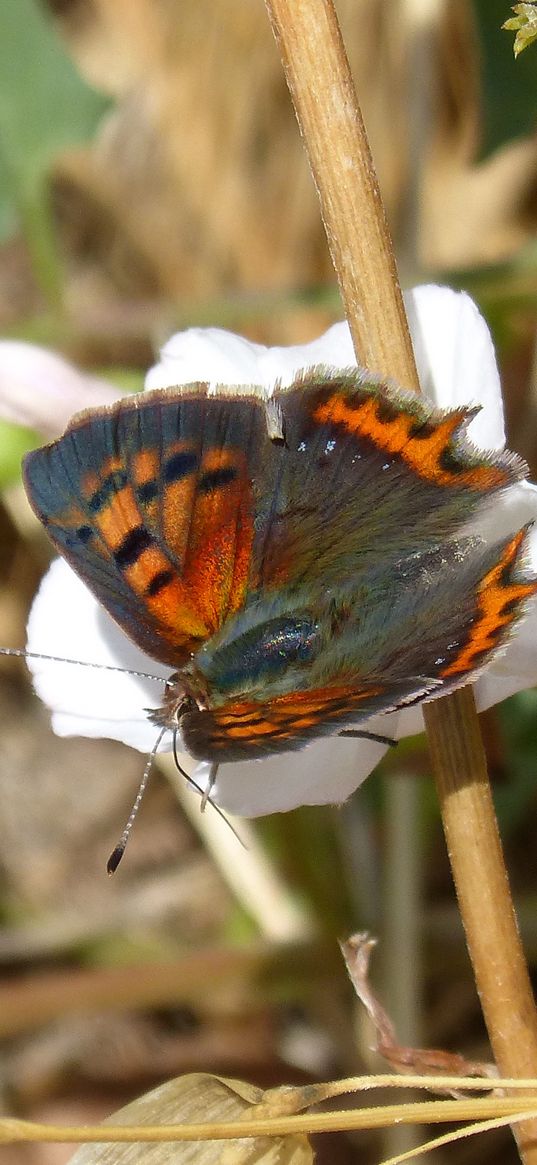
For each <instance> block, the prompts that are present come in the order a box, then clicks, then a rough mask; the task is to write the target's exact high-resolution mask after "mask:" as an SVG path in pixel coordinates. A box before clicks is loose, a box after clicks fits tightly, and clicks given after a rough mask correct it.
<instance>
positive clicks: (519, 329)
mask: <svg viewBox="0 0 537 1165" xmlns="http://www.w3.org/2000/svg"><path fill="white" fill-rule="evenodd" d="M337 9H338V13H339V16H340V20H341V24H342V28H343V32H344V35H345V39H346V43H347V48H348V51H349V55H350V59H351V63H352V67H353V70H354V75H355V79H356V84H357V89H358V94H359V98H360V100H361V103H362V107H363V112H364V116H365V120H366V124H367V127H368V131H369V134H370V140H371V146H372V150H373V155H374V158H375V162H376V165H377V169H378V173H379V178H380V182H381V187H382V191H383V195H384V199H385V202H386V207H387V212H388V216H389V219H390V223H391V228H392V231H393V235H394V238H395V241H396V246H397V252H398V258H399V263H400V270H401V275H402V279H403V282H404V284H405V285H406V286H409V285H411V284H413V283H415V282H417V281H424V280H430V279H437V280H440V281H443V282H446V283H449V284H451V285H452V286H454V287H456V288H461V287H464V288H467V289H468V290H469V291H470V292H471V294H472V295H473V296H474V297H475V299H476V300H477V301H478V303H479V304H480V307H481V309H482V311H483V312H484V314H485V315H486V317H487V319H488V321H489V324H490V326H491V327H492V329H493V332H494V337H495V340H496V343H497V346H498V352H499V358H500V362H501V366H502V375H503V383H504V388H505V400H506V412H507V420H508V432H509V444H510V446H511V448H515V449H516V450H518V451H519V452H520V453H522V454H523V455H524V456H525V457H526V458H527V459H528V460H529V462H530V465H531V466H532V471H533V476H534V477H535V474H536V472H537V424H536V418H537V354H536V348H535V323H536V304H537V235H536V230H537V135H536V132H535V128H536V123H537V50H531V49H530V50H529V51H528V52H526V53H524V54H523V55H522V56H521V57H520V58H519V59H518V61H517V62H516V63H515V61H514V59H513V52H512V43H513V35H512V33H511V34H510V33H507V32H505V31H502V30H501V25H502V23H503V21H504V20H505V19H507V17H508V16H509V15H510V10H509V6H508V4H507V2H505V0H473V2H471V0H449V2H442V0H420V2H419V3H418V2H417V0H338V3H337ZM341 314H342V313H341V306H340V303H339V300H338V294H337V290H336V287H335V281H334V277H333V273H332V269H331V264H330V260H329V256H328V252H327V248H326V243H325V239H324V234H323V230H322V227H321V223H320V220H319V213H318V205H317V199H316V195H315V191H314V189H313V185H312V181H311V178H310V175H309V172H308V168H307V165H306V161H305V158H304V155H303V150H302V145H301V142H300V139H299V135H298V131H297V127H296V123H295V118H294V114H293V112H292V109H291V105H290V100H289V97H288V94H287V91H286V87H285V84H284V80H283V75H282V70H281V66H280V61H279V58H278V55H277V52H276V49H275V46H274V43H273V40H272V35H271V31H270V27H269V23H268V19H267V16H266V12H265V8H264V5H263V3H262V2H261V0H259V2H258V3H248V4H246V3H244V0H221V2H220V3H218V4H214V3H208V2H207V0H196V2H195V3H193V2H189V0H49V3H46V2H45V0H42V2H41V0H3V2H2V5H1V11H0V329H1V335H2V337H3V340H22V341H27V342H31V343H33V344H40V345H43V346H45V347H47V348H51V349H53V350H55V351H57V352H60V353H62V354H63V355H64V356H66V357H68V358H69V360H71V361H73V362H74V363H75V364H77V365H78V366H79V367H80V368H83V369H85V370H87V371H89V372H91V373H92V374H93V375H99V376H102V377H105V378H106V379H108V380H109V381H111V382H113V383H114V384H117V385H119V386H121V387H124V388H125V389H126V390H131V389H136V388H139V387H141V385H142V383H143V375H144V371H145V369H146V368H147V367H148V366H149V365H150V364H151V363H153V362H154V359H155V356H156V353H157V352H158V348H159V346H160V344H162V343H163V342H164V340H165V339H166V338H167V337H168V336H169V335H170V334H171V333H172V332H174V331H177V330H179V329H180V328H183V327H187V326H189V325H191V324H197V325H205V324H207V325H208V324H214V325H218V326H223V327H228V328H231V329H233V330H235V331H239V332H242V333H243V334H245V335H247V336H248V337H250V338H251V339H254V340H257V341H261V342H263V343H277V344H284V343H298V342H303V341H306V340H308V339H312V338H313V337H315V336H316V335H318V334H319V333H320V332H321V331H323V330H324V329H325V328H326V327H327V326H328V325H329V324H330V323H332V322H333V321H334V320H336V319H338V318H340V317H341ZM10 375H11V373H10V369H9V366H8V364H7V361H4V355H3V345H2V344H1V343H0V412H2V413H3V415H4V416H5V417H6V419H4V420H2V422H1V424H0V486H1V489H2V500H1V502H0V539H1V547H2V553H1V556H0V643H2V644H4V645H6V646H9V645H11V646H22V645H24V642H25V624H26V617H27V612H28V607H29V604H30V602H31V599H32V596H33V594H34V593H35V589H36V587H37V585H38V582H39V578H40V576H41V574H42V573H43V571H44V569H45V568H46V565H47V562H48V558H49V553H50V552H49V548H48V546H47V544H46V539H45V537H44V534H43V532H42V531H41V530H40V529H38V528H37V523H36V522H34V521H33V519H32V518H31V516H30V515H29V512H28V508H27V506H26V503H25V500H24V497H23V494H22V489H21V486H20V476H19V464H20V457H21V453H22V452H24V450H25V449H28V448H31V447H32V446H33V445H35V444H36V443H40V442H41V441H42V440H43V437H44V429H42V430H41V431H38V428H37V425H38V422H37V421H33V422H32V417H33V416H34V412H33V411H32V408H30V409H29V411H28V416H27V424H29V425H30V428H28V427H25V426H21V425H20V424H15V423H13V421H10V420H9V419H8V417H9V415H12V414H10V413H9V410H8V407H7V405H6V400H7V396H8V387H9V389H10V391H13V384H12V382H10ZM31 391H32V392H34V393H35V415H36V416H37V415H38V413H39V397H40V384H39V383H37V382H36V383H35V384H34V385H33V386H32V389H31ZM91 403H92V402H91V400H88V404H91ZM41 410H43V401H41ZM32 423H33V424H34V425H35V426H36V427H35V428H34V429H32V427H31V425H32ZM73 682H76V677H74V679H73ZM0 719H1V725H2V727H1V746H0V821H1V828H0V920H1V928H0V1029H1V1035H2V1038H3V1054H2V1068H1V1074H0V1081H1V1088H2V1106H3V1110H4V1112H5V1113H9V1114H11V1115H18V1116H23V1117H26V1118H29V1119H35V1120H48V1121H53V1120H54V1121H63V1122H70V1123H84V1122H90V1121H93V1120H99V1119H101V1118H102V1117H104V1116H105V1115H107V1114H108V1113H110V1112H111V1111H113V1110H114V1109H116V1108H118V1107H119V1106H120V1105H122V1104H124V1103H126V1102H127V1101H128V1100H130V1099H132V1097H134V1096H136V1095H137V1094H138V1093H140V1092H142V1091H143V1090H145V1089H148V1088H150V1087H152V1086H154V1085H155V1084H157V1083H159V1082H160V1081H162V1080H164V1079H167V1078H169V1077H172V1076H174V1075H177V1074H179V1073H182V1072H187V1071H196V1070H206V1071H216V1072H220V1073H228V1074H230V1075H233V1076H235V1077H240V1078H243V1079H247V1080H251V1081H253V1082H254V1083H257V1084H260V1085H262V1086H269V1085H275V1084H277V1083H284V1082H287V1083H290V1082H298V1083H299V1082H303V1081H304V1082H308V1081H313V1080H319V1079H327V1078H329V1077H333V1076H339V1075H347V1074H351V1073H352V1074H356V1073H358V1072H363V1071H379V1070H384V1069H385V1068H386V1065H385V1064H384V1063H383V1062H382V1061H381V1060H380V1059H379V1058H378V1057H376V1056H375V1055H374V1054H372V1053H371V1051H370V1047H371V1045H372V1044H373V1043H374V1034H373V1031H372V1028H371V1027H370V1025H369V1020H368V1019H367V1016H366V1015H365V1013H364V1010H363V1008H362V1007H361V1005H360V1004H359V1003H358V1002H357V1001H356V999H355V998H354V997H353V993H352V989H351V987H350V984H349V982H348V980H347V976H346V973H345V970H344V968H343V965H342V961H341V959H340V956H339V950H338V947H337V938H338V937H346V936H347V935H348V934H349V933H351V932H353V931H356V930H366V929H367V930H370V931H371V932H372V933H373V934H374V935H376V936H378V938H379V946H378V948H377V951H376V954H375V956H374V960H373V965H372V978H373V982H374V985H375V989H376V990H378V992H379V994H380V995H381V997H382V999H383V1001H384V1003H385V1004H386V1006H387V1007H388V1010H389V1012H390V1014H391V1016H392V1018H393V1019H394V1021H395V1023H396V1025H397V1031H398V1035H399V1038H400V1039H401V1041H402V1042H406V1043H410V1044H412V1045H418V1046H433V1047H439V1048H445V1049H447V1050H451V1051H457V1052H461V1053H463V1054H464V1055H466V1056H467V1057H469V1058H470V1059H476V1060H484V1061H487V1060H489V1058H490V1053H489V1049H488V1044H487V1039H486V1033H485V1031H484V1027H483V1023H482V1020H481V1016H480V1011H479V1006H478V1000H477V996H476V991H475V986H474V983H473V979H472V974H471V969H470V966H469V962H468V958H467V955H466V951H465V946H464V940H463V935H462V931H461V926H460V923H459V920H458V914H457V909H456V904H455V898H454V893H453V889H452V885H451V879H450V873H449V864H448V860H447V857H446V853H445V848H444V843H443V838H442V829H441V823H440V819H439V813H438V807H437V803H436V797H435V792H434V787H433V783H432V780H431V776H430V769H429V760H428V756H427V752H426V750H425V745H424V742H423V740H422V739H416V740H412V741H405V742H403V743H402V744H401V745H400V746H399V747H398V749H397V750H396V753H395V755H390V757H388V758H387V760H386V761H385V762H384V764H383V766H382V767H381V769H379V770H377V772H376V773H375V774H374V776H372V777H371V778H370V779H369V780H368V781H367V782H366V784H365V786H364V787H363V788H362V789H361V790H360V791H359V792H358V793H357V794H356V795H355V797H354V798H352V799H351V801H350V802H349V803H348V804H346V805H345V806H344V807H343V808H342V809H339V810H335V809H329V808H314V809H302V810H297V811H295V812H293V813H290V814H287V815H281V816H275V817H273V818H270V819H269V818H267V819H264V820H262V821H259V822H257V823H255V825H254V826H252V831H251V836H250V838H249V849H248V851H247V857H246V858H245V859H244V860H245V862H247V863H249V864H248V867H247V869H246V867H245V870H244V873H243V874H241V872H240V867H241V862H242V860H243V859H242V856H241V853H240V852H238V851H239V847H238V846H234V845H232V844H230V842H229V838H228V837H226V839H225V840H222V835H221V833H219V832H218V829H217V828H216V829H212V828H211V827H209V829H208V830H207V829H206V826H205V824H204V822H203V821H202V820H201V817H200V815H199V813H196V814H190V815H188V814H187V813H185V809H184V805H183V802H182V800H181V798H180V797H178V795H177V792H176V790H175V788H174V787H173V785H172V784H171V783H170V782H169V781H168V780H167V778H166V776H165V775H164V774H162V773H159V772H155V774H154V779H153V781H152V784H151V786H150V789H149V791H148V794H147V796H146V799H145V801H144V805H143V809H142V811H141V813H140V816H139V818H138V821H137V824H136V828H135V831H134V835H133V837H132V841H131V843H130V848H129V850H128V853H127V857H126V859H125V862H124V864H123V865H122V867H121V869H120V871H119V873H118V874H117V875H116V877H115V878H114V879H113V880H109V879H108V878H107V877H106V873H105V863H106V859H107V857H108V854H109V853H110V851H111V850H112V848H113V847H114V845H115V843H116V841H117V838H118V834H119V833H120V832H121V829H122V827H123V824H124V819H125V816H126V813H127V812H128V809H129V807H130V804H131V802H132V799H133V795H134V793H135V791H136V788H137V784H138V781H139V777H140V775H141V768H142V766H143V762H142V760H141V757H140V756H139V755H138V754H135V753H133V752H130V751H129V750H128V749H126V748H124V747H122V746H120V745H119V744H113V743H110V742H104V741H87V740H75V739H73V740H59V739H57V738H55V737H53V735H52V733H51V731H50V728H49V722H48V716H47V714H46V712H45V710H44V709H43V708H42V707H41V706H40V705H39V704H38V702H37V700H36V698H35V697H33V695H32V693H31V689H30V684H29V682H28V679H27V676H26V672H25V668H24V665H23V664H19V663H18V661H13V660H4V661H2V669H1V677H0ZM482 720H483V730H484V734H485V739H486V744H487V751H488V756H489V763H490V769H491V773H492V776H493V780H494V791H495V797H496V802H497V808H498V814H499V819H500V825H501V829H502V835H503V838H504V843H505V847H506V854H507V860H508V867H509V871H510V876H511V878H512V883H513V888H514V892H515V895H516V901H517V906H518V909H519V912H520V919H521V924H522V929H523V934H524V941H525V946H526V950H527V953H528V957H529V959H530V962H531V964H532V967H533V968H535V965H536V964H537V911H536V909H535V900H536V893H537V847H536V845H535V829H536V825H537V782H536V768H537V761H536V756H537V752H536V750H537V695H536V693H535V692H526V693H521V694H520V695H518V696H516V697H513V698H512V699H511V700H509V701H507V702H506V703H505V704H504V705H502V706H501V707H498V708H495V709H493V710H492V711H491V712H490V713H487V714H486V715H485V716H484V717H482ZM252 871H253V872H252ZM252 885H254V886H255V893H254V894H253V895H252V893H251V887H252ZM247 886H248V891H247V889H246V887H247ZM412 1135H413V1134H412V1131H411V1130H410V1131H409V1130H395V1131H393V1132H390V1133H389V1134H383V1135H382V1136H380V1135H378V1134H375V1136H373V1135H371V1136H363V1135H360V1137H359V1138H352V1137H347V1136H339V1137H336V1136H334V1137H331V1138H327V1139H326V1140H324V1141H319V1143H318V1161H319V1162H321V1165H322V1162H323V1161H327V1162H328V1161H330V1162H334V1163H336V1165H337V1163H338V1162H341V1163H344V1162H349V1163H350V1162H355V1161H360V1162H365V1163H367V1162H372V1163H373V1162H376V1161H378V1160H379V1159H380V1157H381V1155H382V1154H384V1155H387V1154H388V1153H389V1152H395V1151H396V1147H399V1148H403V1147H404V1146H405V1145H406V1144H410V1143H411V1141H410V1140H408V1138H409V1137H412ZM397 1138H399V1139H397ZM2 1151H3V1153H4V1157H3V1160H5V1161H6V1162H9V1165H61V1163H62V1162H66V1161H67V1160H68V1159H69V1156H70V1154H71V1152H72V1149H71V1148H69V1147H54V1146H48V1147H47V1146H37V1147H23V1146H21V1147H18V1148H15V1147H12V1148H7V1149H6V1148H4V1149H3V1150H2ZM171 1159H172V1158H171V1157H170V1160H171ZM444 1160H446V1161H448V1160H449V1161H453V1162H457V1163H466V1162H467V1163H470V1162H473V1161H484V1160H486V1161H487V1162H496V1161H497V1162H500V1161H501V1162H503V1163H506V1165H508V1163H509V1162H515V1161H516V1160H518V1157H517V1154H516V1151H515V1148H514V1144H513V1143H512V1141H511V1137H510V1135H509V1134H508V1133H498V1134H494V1135H493V1136H492V1135H490V1136H489V1137H488V1138H487V1139H485V1138H474V1139H472V1140H470V1141H468V1142H467V1143H465V1144H464V1145H462V1146H456V1147H454V1148H450V1149H448V1150H446V1151H445V1154H444V1155H440V1154H438V1155H437V1156H435V1161H437V1162H442V1161H444Z"/></svg>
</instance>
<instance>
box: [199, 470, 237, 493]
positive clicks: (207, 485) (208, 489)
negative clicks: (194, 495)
mask: <svg viewBox="0 0 537 1165" xmlns="http://www.w3.org/2000/svg"><path fill="white" fill-rule="evenodd" d="M236 477H237V470H236V469H235V468H234V467H233V466H232V465H226V466H223V467H222V469H208V470H207V472H206V473H202V474H201V476H200V479H199V482H198V490H199V492H200V493H202V494H210V493H214V491H215V490H217V489H223V488H224V486H226V485H231V482H232V481H235V479H236Z"/></svg>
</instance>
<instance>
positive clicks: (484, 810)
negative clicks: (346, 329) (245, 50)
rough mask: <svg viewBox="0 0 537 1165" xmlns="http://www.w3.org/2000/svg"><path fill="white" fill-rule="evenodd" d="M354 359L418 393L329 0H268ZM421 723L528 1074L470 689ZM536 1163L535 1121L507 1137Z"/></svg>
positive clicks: (487, 999)
mask: <svg viewBox="0 0 537 1165" xmlns="http://www.w3.org/2000/svg"><path fill="white" fill-rule="evenodd" d="M266 4H267V8H268V11H269V15H270V18H271V21H272V25H273V29H274V33H275V36H276V38H277V41H278V44H279V47H280V51H281V55H282V59H283V63H284V68H285V71H286V76H287V82H288V85H289V88H290V91H291V94H292V97H293V102H294V105H295V110H296V113H297V117H298V122H299V125H300V129H301V132H302V135H303V138H304V142H305V146H306V150H307V152H308V156H309V161H310V166H311V169H312V172H313V176H314V179H315V182H316V185H317V189H318V192H319V198H320V202H321V211H322V215H323V220H324V224H325V229H326V234H327V238H328V243H329V247H330V251H331V255H332V259H333V262H334V267H335V269H336V272H337V276H338V280H339V284H340V289H341V293H342V297H343V301H344V304H345V311H346V315H347V319H348V322H349V326H350V329H351V333H352V336H353V340H354V344H355V347H356V351H357V353H358V354H359V362H360V363H361V364H365V365H367V366H368V367H369V368H370V369H372V370H374V371H380V372H381V373H382V374H383V375H387V376H390V377H393V378H394V379H395V380H397V381H399V382H400V383H401V384H403V385H405V386H406V387H409V388H414V389H415V390H416V391H419V384H418V379H417V373H416V368H415V364H414V358H413V353H412V346H411V342H410V338H409V333H408V328H407V324H406V319H405V315H404V310H403V305H402V299H401V292H400V288H399V283H398V279H397V272H396V266H395V260H394V256H393V250H392V246H391V240H390V237H389V233H388V230H387V226H386V222H385V217H384V212H383V208H382V203H381V200H380V194H379V190H378V185H377V181H376V177H375V174H374V170H373V165H372V161H371V156H370V152H369V147H368V143H367V138H366V135H365V130H364V126H363V123H362V119H361V115H360V110H359V108H358V103H357V100H356V94H355V91H354V86H353V82H352V78H351V75H350V70H349V65H348V61H347V58H346V54H345V50H344V46H343V42H342V40H341V34H340V31H339V26H338V22H337V17H336V14H335V10H334V7H333V3H332V0H266ZM424 711H425V721H426V726H427V729H428V733H429V739H430V745H431V755H432V760H433V766H434V770H435V776H436V781H437V786H438V792H439V798H440V803H441V808H442V817H443V822H444V829H445V833H446V839H447V844H448V849H449V855H450V859H451V863H452V869H453V876H454V880H455V885H456V888H457V894H458V897H459V904H460V908H461V913H462V917H463V922H464V926H465V930H466V937H467V942H468V948H469V951H470V956H471V959H472V963H473V966H474V972H475V977H476V982H477V987H478V991H479V994H480V997H481V1002H482V1006H483V1011H484V1015H485V1019H486V1023H487V1027H488V1031H489V1036H490V1041H491V1044H492V1047H493V1051H494V1055H495V1058H496V1061H497V1064H498V1067H499V1070H500V1073H501V1074H502V1075H504V1076H526V1077H527V1076H535V1075H537V1013H536V1011H535V1005H534V1002H533V996H532V992H531V986H530V982H529V977H528V972H527V968H526V964H525V960H524V954H523V950H522V947H521V943H520V937H519V934H518V929H517V925H516V919H515V915H514V910H513V906H512V901H511V896H510V892H509V885H508V880H507V874H506V871H505V866H504V862H503V856H502V851H501V845H500V841H499V836H498V830H497V826H496V819H495V814H494V809H493V805H492V798H491V795H490V787H489V782H488V776H487V771H486V763H485V756H484V752H483V746H482V743H481V738H480V733H479V726H478V721H477V716H476V711H475V705H474V702H473V695H472V692H471V690H470V689H465V690H464V691H462V692H459V693H456V694H455V695H453V696H449V697H445V698H444V699H443V700H441V701H437V702H434V703H432V704H430V705H428V706H427V707H426V708H425V709H424ZM517 1138H518V1142H519V1147H520V1151H521V1154H522V1156H523V1159H524V1161H525V1162H526V1165H537V1123H536V1122H534V1121H532V1122H527V1123H526V1124H524V1125H523V1126H521V1127H520V1129H519V1130H518V1131H517Z"/></svg>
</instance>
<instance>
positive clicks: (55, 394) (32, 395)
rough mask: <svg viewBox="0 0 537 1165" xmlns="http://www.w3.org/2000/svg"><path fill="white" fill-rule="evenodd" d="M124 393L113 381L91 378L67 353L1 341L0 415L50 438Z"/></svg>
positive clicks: (16, 342) (11, 341)
mask: <svg viewBox="0 0 537 1165" xmlns="http://www.w3.org/2000/svg"><path fill="white" fill-rule="evenodd" d="M121 396H124V393H123V392H121V391H120V390H119V389H118V388H117V387H115V386H114V385H113V384H109V383H108V382H107V381H105V380H100V379H98V378H97V377H95V376H88V375H87V374H86V373H84V372H81V371H80V370H79V369H78V368H75V366H74V364H70V363H69V361H68V360H65V359H64V358H63V356H59V355H58V354H57V353H55V352H48V351H47V350H46V348H39V347H38V346H37V345H35V344H23V343H21V342H19V341H15V340H3V341H0V416H1V417H3V419H4V420H7V421H14V422H15V423H16V424H19V425H26V426H27V427H28V428H31V429H37V430H39V431H40V432H42V433H44V434H45V435H46V436H47V437H56V436H57V435H58V434H59V433H61V432H63V430H64V429H65V426H66V425H67V423H68V421H69V420H70V418H71V417H72V416H73V414H74V413H78V412H80V411H81V409H87V408H90V407H92V406H101V405H108V404H112V403H113V402H114V401H115V400H118V398H119V397H121Z"/></svg>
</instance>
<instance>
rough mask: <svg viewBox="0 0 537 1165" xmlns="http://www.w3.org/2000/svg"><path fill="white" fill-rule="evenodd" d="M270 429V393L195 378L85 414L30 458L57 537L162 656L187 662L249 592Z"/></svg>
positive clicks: (127, 626) (144, 644)
mask: <svg viewBox="0 0 537 1165" xmlns="http://www.w3.org/2000/svg"><path fill="white" fill-rule="evenodd" d="M263 438H265V440H266V422H265V417H264V410H263V407H262V404H261V403H260V402H259V401H257V400H255V398H254V399H251V398H245V399H241V398H239V397H232V398H231V399H230V398H228V397H222V398H215V397H209V396H208V395H207V392H206V389H205V388H204V386H201V385H200V386H195V385H194V386H191V387H190V388H189V389H188V390H185V391H182V392H179V391H177V392H169V393H168V392H155V393H148V394H141V395H140V396H138V397H135V398H133V399H131V400H126V401H121V402H119V403H118V405H116V406H113V407H112V408H111V409H107V410H100V411H95V412H89V413H87V414H82V415H81V416H80V417H78V418H75V419H74V421H73V422H72V423H71V425H70V426H69V429H68V430H67V432H66V433H65V434H64V436H63V437H61V438H60V439H59V440H58V441H56V442H54V443H53V444H51V445H49V446H46V447H45V448H44V449H39V450H37V451H36V452H35V453H31V454H29V456H28V457H27V458H26V461H25V482H26V490H27V493H28V496H29V499H30V501H31V504H32V506H33V508H34V510H35V511H36V513H37V514H38V517H39V518H40V519H41V521H42V522H43V523H44V525H45V526H46V529H47V532H48V534H49V536H50V538H51V539H52V541H53V542H54V543H55V545H56V547H57V548H58V550H59V551H60V553H61V554H63V555H64V557H65V558H66V559H67V561H68V562H69V563H70V564H71V565H72V566H73V568H74V569H75V570H76V571H77V572H78V573H79V574H80V575H81V577H82V578H83V579H84V581H85V582H86V583H87V584H88V586H89V587H90V589H92V590H93V592H94V593H95V595H96V596H97V598H98V599H99V600H100V601H101V602H102V603H103V605H104V606H105V607H106V609H107V610H108V611H109V613H110V614H111V615H112V617H113V618H114V619H115V620H116V621H117V622H118V623H119V624H120V626H121V627H122V628H123V629H124V630H125V631H126V633H127V635H129V636H130V638H131V639H133V640H134V641H135V643H137V644H138V645H139V646H140V647H141V648H142V649H143V650H145V651H146V652H147V653H148V654H149V655H151V656H153V657H154V658H156V659H158V660H159V661H160V662H162V663H168V664H170V665H171V666H175V667H177V666H180V665H181V664H182V663H183V662H184V661H185V660H186V659H188V658H189V657H190V655H191V653H192V652H193V651H195V650H196V648H197V647H199V645H200V643H203V642H204V641H205V640H206V639H207V638H209V637H210V636H211V635H212V634H214V632H215V631H216V630H217V628H219V627H220V626H221V625H222V623H223V622H224V621H225V619H226V618H228V616H229V615H230V614H232V613H233V612H234V611H236V610H238V609H239V608H240V607H241V606H242V604H243V602H244V598H245V594H246V591H247V587H248V581H249V570H250V558H251V547H252V539H253V531H254V518H255V502H254V498H253V494H252V479H253V477H254V475H255V473H256V472H259V471H260V465H261V454H260V448H262V444H263Z"/></svg>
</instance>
